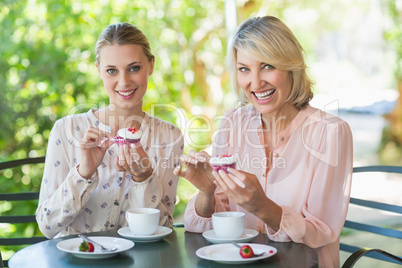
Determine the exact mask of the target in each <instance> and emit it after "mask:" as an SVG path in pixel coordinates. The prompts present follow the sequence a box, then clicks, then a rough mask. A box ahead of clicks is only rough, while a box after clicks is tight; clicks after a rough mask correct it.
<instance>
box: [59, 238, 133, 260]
mask: <svg viewBox="0 0 402 268" xmlns="http://www.w3.org/2000/svg"><path fill="white" fill-rule="evenodd" d="M90 238H91V239H93V240H94V241H95V242H98V243H99V244H101V245H103V246H104V247H106V248H113V247H117V250H116V251H113V252H102V251H101V249H100V247H99V246H97V245H94V246H95V251H94V252H82V251H79V249H78V248H79V247H80V245H81V243H82V242H83V240H82V238H79V237H77V238H71V239H67V240H63V241H60V242H59V243H57V248H58V249H59V250H61V251H64V252H67V253H72V254H73V255H74V256H77V257H79V258H84V259H104V258H109V257H112V256H114V255H116V254H117V253H119V252H123V251H126V250H128V249H130V248H132V247H134V242H133V241H130V240H127V239H124V238H120V237H110V236H91V237H90Z"/></svg>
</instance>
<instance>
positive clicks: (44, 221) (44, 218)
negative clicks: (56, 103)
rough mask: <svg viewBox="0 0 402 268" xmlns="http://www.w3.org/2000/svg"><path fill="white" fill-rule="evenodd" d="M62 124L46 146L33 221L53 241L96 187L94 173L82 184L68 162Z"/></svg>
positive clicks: (69, 143)
mask: <svg viewBox="0 0 402 268" xmlns="http://www.w3.org/2000/svg"><path fill="white" fill-rule="evenodd" d="M65 120H66V119H62V120H59V121H57V122H56V123H55V125H54V127H53V129H52V131H51V133H50V136H49V142H48V148H47V152H46V160H45V168H44V173H43V179H42V183H41V189H40V194H39V202H38V208H37V210H36V220H37V222H38V225H39V229H40V230H41V232H42V233H43V234H44V235H45V236H46V237H47V238H53V237H55V236H56V235H57V234H58V233H59V232H60V231H61V230H62V229H63V228H65V226H68V225H70V223H71V222H73V221H74V219H75V217H76V215H78V214H79V213H80V211H81V210H82V208H83V207H84V204H86V202H87V201H88V199H89V197H90V195H91V192H92V191H93V190H94V189H95V188H96V186H97V184H98V173H97V172H95V174H94V175H93V176H92V178H91V179H89V180H86V179H85V178H83V177H81V176H80V174H79V173H78V171H77V165H76V164H75V163H71V159H69V158H68V156H69V155H70V154H69V150H72V140H71V139H68V138H67V135H66V132H65V129H66V127H65Z"/></svg>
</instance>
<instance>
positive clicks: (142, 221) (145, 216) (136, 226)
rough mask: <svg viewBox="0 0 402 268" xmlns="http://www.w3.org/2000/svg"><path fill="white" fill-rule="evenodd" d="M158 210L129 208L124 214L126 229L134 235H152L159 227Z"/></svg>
mask: <svg viewBox="0 0 402 268" xmlns="http://www.w3.org/2000/svg"><path fill="white" fill-rule="evenodd" d="M159 214H160V210H159V209H156V208H131V209H129V210H127V212H126V220H127V222H128V227H129V228H130V231H131V233H132V234H134V235H152V234H154V233H155V232H156V230H157V229H158V227H159Z"/></svg>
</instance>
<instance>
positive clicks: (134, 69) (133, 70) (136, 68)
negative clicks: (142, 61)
mask: <svg viewBox="0 0 402 268" xmlns="http://www.w3.org/2000/svg"><path fill="white" fill-rule="evenodd" d="M140 68H141V67H140V66H133V67H131V68H130V71H131V72H137V71H138V70H139V69H140Z"/></svg>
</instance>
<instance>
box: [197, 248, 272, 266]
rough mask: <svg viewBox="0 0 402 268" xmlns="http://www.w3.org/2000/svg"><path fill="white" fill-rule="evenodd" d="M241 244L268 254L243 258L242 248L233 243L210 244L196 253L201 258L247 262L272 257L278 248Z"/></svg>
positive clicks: (239, 262)
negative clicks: (241, 254)
mask: <svg viewBox="0 0 402 268" xmlns="http://www.w3.org/2000/svg"><path fill="white" fill-rule="evenodd" d="M239 245H241V246H243V245H249V246H250V247H251V248H252V249H253V251H254V253H255V254H258V253H262V252H266V254H264V255H262V256H259V257H252V258H248V259H243V258H242V257H241V256H240V249H239V248H237V247H236V246H234V245H232V244H217V245H209V246H206V247H202V248H200V249H198V250H197V251H196V252H195V254H196V255H197V256H198V257H200V258H201V259H205V260H210V261H215V262H219V263H225V264H245V263H251V262H255V261H258V260H262V259H265V258H268V257H271V256H273V255H275V254H276V252H277V250H276V248H274V247H271V246H268V245H263V244H239Z"/></svg>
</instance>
